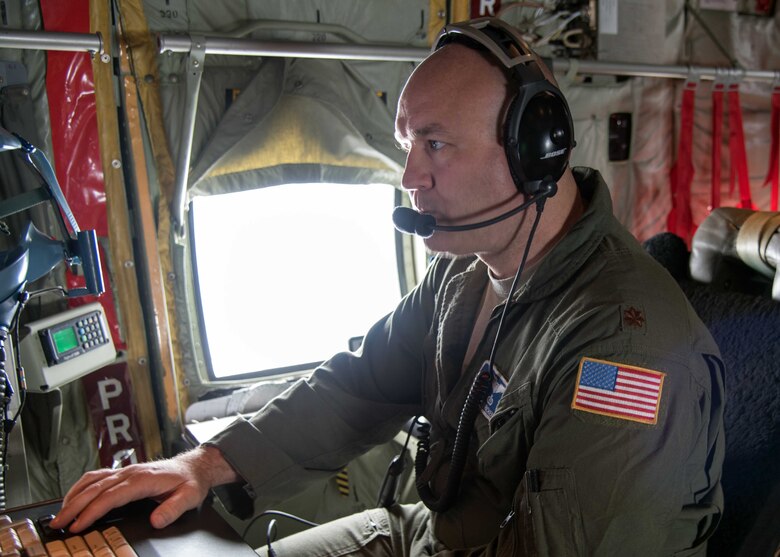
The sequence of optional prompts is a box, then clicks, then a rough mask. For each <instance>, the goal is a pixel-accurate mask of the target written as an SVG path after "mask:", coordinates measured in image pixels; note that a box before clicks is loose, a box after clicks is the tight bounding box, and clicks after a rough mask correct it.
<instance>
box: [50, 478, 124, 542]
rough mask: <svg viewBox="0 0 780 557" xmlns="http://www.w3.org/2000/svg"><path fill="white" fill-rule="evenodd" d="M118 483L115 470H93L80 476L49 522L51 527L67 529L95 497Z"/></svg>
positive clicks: (119, 479) (118, 479)
mask: <svg viewBox="0 0 780 557" xmlns="http://www.w3.org/2000/svg"><path fill="white" fill-rule="evenodd" d="M120 481H122V479H121V478H120V477H118V476H117V474H116V471H115V470H95V471H94V472H89V473H87V474H85V475H84V476H82V478H81V479H80V480H79V481H78V482H76V483H75V484H74V485H73V487H72V488H71V489H70V490H69V491H68V493H67V495H65V498H64V499H63V500H62V509H61V510H60V512H59V513H57V516H56V517H55V518H54V519H53V520H52V521H51V525H52V527H53V528H65V527H67V526H68V525H69V524H70V523H71V521H73V519H74V518H76V516H78V515H79V514H80V513H81V511H82V510H83V509H84V508H85V507H86V506H87V505H89V504H90V503H91V502H92V501H93V500H94V499H95V498H96V497H98V496H100V494H101V493H102V492H104V491H105V490H106V489H109V488H110V487H111V486H113V485H114V484H115V483H117V482H120Z"/></svg>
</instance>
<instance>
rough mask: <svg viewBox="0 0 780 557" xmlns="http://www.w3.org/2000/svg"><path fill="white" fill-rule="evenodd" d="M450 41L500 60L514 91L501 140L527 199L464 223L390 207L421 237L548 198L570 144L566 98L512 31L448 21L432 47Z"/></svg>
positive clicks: (405, 228) (402, 226)
mask: <svg viewBox="0 0 780 557" xmlns="http://www.w3.org/2000/svg"><path fill="white" fill-rule="evenodd" d="M452 43H457V44H463V45H465V46H467V47H469V48H472V49H475V50H479V51H481V52H487V53H488V54H489V55H491V56H492V57H493V58H494V59H495V60H497V61H498V62H500V63H501V65H502V66H503V68H504V69H505V72H506V75H507V77H508V79H509V82H510V86H511V87H513V88H515V89H516V93H515V95H514V97H513V98H512V100H511V102H510V104H509V108H508V110H507V115H506V118H505V120H504V126H503V128H504V129H503V142H504V151H505V153H506V158H507V163H508V165H509V171H510V174H511V176H512V179H513V180H514V182H515V185H516V186H517V189H518V190H519V191H521V192H523V193H524V194H525V195H526V197H527V198H528V200H527V201H526V202H525V203H523V204H522V205H520V206H518V207H515V208H514V209H511V210H510V211H507V212H505V213H503V214H501V215H499V216H497V217H494V218H492V219H489V220H484V221H479V222H475V223H470V224H465V225H438V224H436V220H435V219H434V217H433V216H431V215H427V214H422V213H418V212H416V211H414V210H412V209H409V208H406V207H398V208H396V209H395V210H394V212H393V222H394V224H395V227H396V228H397V229H398V230H399V231H401V232H404V233H406V234H417V235H418V236H422V237H424V238H427V237H429V236H431V235H432V234H433V232H434V231H435V230H441V231H447V232H457V231H465V230H473V229H475V228H483V227H485V226H490V225H493V224H495V223H497V222H500V221H502V220H504V219H507V218H509V217H511V216H512V215H515V214H517V213H519V212H520V211H523V210H525V209H527V208H528V207H529V206H531V205H532V204H533V203H534V202H536V201H538V200H540V199H542V198H548V197H552V196H553V195H555V193H556V191H557V182H558V180H559V179H560V178H561V176H563V173H564V171H565V170H566V167H567V166H568V164H569V157H570V155H571V151H572V149H573V148H574V147H575V145H576V142H575V141H574V125H573V124H572V118H571V111H570V110H569V105H568V103H567V102H566V99H565V98H564V96H563V94H562V93H561V91H560V90H559V89H558V87H557V86H556V85H555V84H554V83H553V82H552V81H550V79H549V78H548V77H547V74H545V69H544V62H542V60H541V58H540V57H539V55H538V54H536V53H535V52H534V51H533V50H531V48H530V47H529V46H528V44H527V43H526V42H525V40H524V39H523V37H522V36H521V35H520V33H519V32H518V30H517V29H515V28H514V27H512V26H511V25H509V24H507V23H506V22H504V21H502V20H500V19H496V18H479V19H473V20H470V21H465V22H461V23H453V24H450V25H447V26H445V27H444V29H442V31H441V32H440V33H439V36H438V37H437V39H436V42H435V43H434V46H433V49H432V50H433V51H436V50H438V49H440V48H442V47H444V46H445V45H448V44H452Z"/></svg>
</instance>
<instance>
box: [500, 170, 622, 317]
mask: <svg viewBox="0 0 780 557" xmlns="http://www.w3.org/2000/svg"><path fill="white" fill-rule="evenodd" d="M572 172H573V173H574V178H575V180H576V182H577V187H578V188H579V190H580V194H581V195H582V199H583V201H584V202H585V211H584V212H583V214H582V216H581V217H580V218H579V220H578V221H577V222H576V223H575V224H574V226H573V227H572V228H571V229H570V230H569V232H568V233H567V234H566V236H564V237H563V238H562V239H561V240H560V241H559V242H558V243H557V244H556V245H555V246H554V247H553V248H552V250H551V251H550V252H549V253H547V255H545V257H544V258H543V259H542V260H541V261H540V262H539V263H538V265H537V266H536V268H535V269H534V271H533V275H532V276H531V277H530V278H529V279H528V280H527V281H524V282H523V283H522V284H520V285H519V286H518V288H517V292H516V293H515V294H514V295H513V301H516V302H519V301H522V302H532V301H535V300H540V299H543V298H545V297H547V296H549V295H551V294H552V293H554V292H555V291H557V290H558V289H560V288H561V287H562V286H563V285H564V284H566V283H567V282H568V281H569V280H570V279H571V277H572V276H574V275H575V274H576V273H577V272H578V271H579V269H580V268H581V267H582V265H583V264H584V263H585V261H586V260H587V259H588V258H589V257H590V256H591V255H592V254H593V252H594V251H595V250H596V249H597V247H598V245H599V244H600V243H601V241H602V239H603V238H604V236H605V235H606V234H607V232H608V231H609V230H610V229H611V228H612V227H614V226H615V225H616V223H617V221H616V220H615V218H614V216H613V215H612V199H611V197H610V193H609V188H608V187H607V184H606V183H605V182H604V179H603V178H602V177H601V174H600V173H599V172H598V171H597V170H594V169H592V168H585V167H577V168H573V169H572ZM542 218H544V215H542Z"/></svg>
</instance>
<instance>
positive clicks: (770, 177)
mask: <svg viewBox="0 0 780 557" xmlns="http://www.w3.org/2000/svg"><path fill="white" fill-rule="evenodd" d="M769 127H770V130H771V132H772V144H771V146H770V148H769V170H768V171H767V174H766V180H764V187H766V186H767V185H768V184H769V183H770V182H771V183H772V189H771V190H770V194H771V195H770V202H769V203H770V206H769V210H770V211H777V193H778V189H780V168H778V158H779V157H780V81H778V82H775V86H774V88H773V89H772V118H771V120H770V124H769Z"/></svg>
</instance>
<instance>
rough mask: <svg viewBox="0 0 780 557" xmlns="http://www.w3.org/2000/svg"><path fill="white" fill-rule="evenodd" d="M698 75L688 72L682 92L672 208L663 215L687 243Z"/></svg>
mask: <svg viewBox="0 0 780 557" xmlns="http://www.w3.org/2000/svg"><path fill="white" fill-rule="evenodd" d="M698 85H699V80H698V77H695V76H689V77H688V79H687V80H686V82H685V88H684V89H683V94H682V109H681V111H680V141H679V142H678V144H677V160H675V161H674V165H673V166H672V170H671V173H670V176H669V183H670V187H671V194H672V210H671V211H669V215H668V216H667V218H666V226H667V228H668V230H669V232H672V233H674V234H676V235H677V236H679V237H680V238H682V239H683V240H685V242H686V243H687V244H688V245H689V246H690V243H691V237H692V235H693V217H692V215H691V182H693V160H692V154H693V105H694V101H695V99H696V87H697V86H698Z"/></svg>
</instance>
